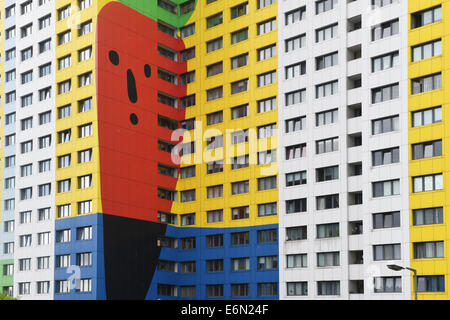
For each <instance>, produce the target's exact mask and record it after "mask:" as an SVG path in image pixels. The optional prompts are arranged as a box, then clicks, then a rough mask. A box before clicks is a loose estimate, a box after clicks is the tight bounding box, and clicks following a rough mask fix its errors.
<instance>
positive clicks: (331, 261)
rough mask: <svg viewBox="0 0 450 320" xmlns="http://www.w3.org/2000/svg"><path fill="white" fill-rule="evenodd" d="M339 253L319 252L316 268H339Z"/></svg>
mask: <svg viewBox="0 0 450 320" xmlns="http://www.w3.org/2000/svg"><path fill="white" fill-rule="evenodd" d="M339 264H340V262H339V252H320V253H317V266H318V267H336V266H339Z"/></svg>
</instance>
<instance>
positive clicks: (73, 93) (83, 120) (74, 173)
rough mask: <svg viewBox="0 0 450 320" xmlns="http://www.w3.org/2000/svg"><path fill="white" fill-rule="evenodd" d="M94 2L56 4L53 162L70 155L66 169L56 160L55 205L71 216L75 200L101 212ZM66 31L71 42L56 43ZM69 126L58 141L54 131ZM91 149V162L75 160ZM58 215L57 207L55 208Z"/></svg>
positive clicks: (73, 211)
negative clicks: (85, 130) (86, 179)
mask: <svg viewBox="0 0 450 320" xmlns="http://www.w3.org/2000/svg"><path fill="white" fill-rule="evenodd" d="M67 5H71V15H70V17H68V18H66V19H62V20H60V19H59V15H58V11H59V10H60V9H61V8H64V7H65V6H67ZM98 11H99V10H98V4H97V1H93V2H92V6H91V7H89V8H86V9H84V10H82V11H79V10H78V1H76V0H72V1H71V0H61V1H57V3H56V12H55V17H56V44H55V45H56V64H57V66H56V68H57V70H56V92H55V94H56V108H57V110H56V117H57V120H56V134H57V137H56V138H57V141H56V161H57V159H58V157H59V156H62V155H67V154H71V165H70V166H68V167H66V168H58V163H56V173H55V174H56V186H55V188H56V196H55V204H56V207H57V208H58V206H60V205H65V204H71V217H74V216H77V214H78V202H80V201H86V200H92V212H91V213H97V212H102V208H101V201H100V175H99V172H100V163H99V149H98V147H99V143H98V131H97V107H96V106H97V103H96V86H95V36H96V34H95V30H96V24H97V13H98ZM89 20H92V31H91V32H90V33H88V34H86V35H82V36H79V35H78V30H79V29H78V26H79V25H80V24H82V23H84V22H86V21H89ZM67 30H71V32H72V35H71V41H69V42H68V43H65V44H62V45H60V44H59V41H58V35H59V34H61V33H62V32H65V31H67ZM89 46H92V56H91V58H90V59H88V60H86V61H82V62H79V61H78V51H79V50H80V49H83V48H86V47H89ZM67 55H71V66H70V67H68V68H65V69H63V70H60V69H59V66H58V61H59V58H61V57H65V56H67ZM87 72H92V81H91V84H89V85H87V86H83V87H81V88H80V87H79V83H78V76H79V75H82V74H85V73H87ZM69 79H70V80H71V90H70V92H67V93H64V94H60V93H59V89H58V87H59V84H60V83H61V82H63V81H66V80H69ZM89 97H92V99H93V101H92V109H91V110H89V111H86V112H82V113H80V112H78V101H80V100H82V99H85V98H89ZM69 104H71V110H72V111H71V116H69V117H66V118H64V119H60V118H59V115H58V108H59V107H62V106H66V105H69ZM88 123H92V135H91V136H89V137H85V138H78V126H80V125H83V124H88ZM67 129H71V131H72V133H71V140H70V141H69V142H66V143H59V141H58V132H60V131H62V130H67ZM89 148H92V161H90V162H87V163H82V164H79V163H78V151H81V150H86V149H89ZM88 174H92V186H91V187H90V188H86V189H82V190H81V189H78V177H79V176H83V175H88ZM69 178H70V179H71V191H70V192H65V193H60V192H58V189H57V188H58V181H61V180H65V179H69ZM55 214H56V218H58V210H56V213H55Z"/></svg>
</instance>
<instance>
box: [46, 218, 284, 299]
mask: <svg viewBox="0 0 450 320" xmlns="http://www.w3.org/2000/svg"><path fill="white" fill-rule="evenodd" d="M102 217H103V216H102V214H95V215H87V216H81V217H76V218H69V219H62V220H57V221H56V232H55V234H56V233H57V231H58V230H63V229H69V228H70V229H71V241H70V242H68V243H57V242H56V241H55V242H56V244H55V255H56V257H57V256H58V255H62V254H70V256H71V265H76V254H77V253H81V252H92V265H91V266H89V267H80V278H91V279H92V292H90V293H80V292H77V291H76V290H75V289H72V290H71V291H70V293H56V292H55V300H91V299H92V300H94V299H95V300H103V299H105V298H106V292H105V271H104V255H103V223H102V221H103V219H102ZM85 226H92V239H91V240H83V241H80V240H76V236H77V228H79V227H85ZM266 229H276V230H277V233H278V225H276V224H275V225H264V226H257V227H241V228H187V227H185V228H180V227H173V226H170V225H168V226H167V231H166V236H167V237H172V238H177V239H178V240H177V241H178V247H177V248H162V249H161V254H160V260H168V261H176V262H177V263H178V264H179V263H180V262H183V261H196V272H195V273H190V274H182V273H180V272H179V271H180V269H179V268H178V272H165V271H161V270H158V269H157V270H156V271H155V274H154V277H153V281H152V283H151V285H150V288H149V290H148V293H147V297H146V299H148V300H156V299H161V300H167V299H183V298H181V297H180V296H179V287H180V286H193V285H194V286H196V295H195V297H193V298H189V299H201V300H205V299H221V300H222V299H234V298H235V299H239V300H243V299H257V300H265V299H278V294H277V295H275V296H259V295H258V283H267V282H270V283H278V268H275V269H270V270H258V266H257V263H258V260H257V259H258V257H260V256H277V257H278V241H275V242H270V243H258V239H257V238H258V236H257V233H258V230H266ZM245 231H248V232H249V244H245V245H232V243H231V234H232V233H235V232H245ZM217 234H223V246H222V247H214V248H209V247H208V246H207V236H208V235H217ZM188 237H195V239H196V247H195V248H194V249H186V250H183V249H181V245H180V239H182V238H188ZM244 257H245V258H246V257H248V258H250V270H249V271H232V266H231V259H233V258H244ZM211 259H223V272H207V267H206V261H207V260H211ZM124 263H126V261H124ZM71 270H72V269H68V268H55V281H58V280H65V279H68V278H69V277H70V276H71V275H72V273H71V272H69V273H68V271H71ZM234 283H235V284H243V283H249V286H250V290H249V295H248V296H246V297H232V294H231V284H234ZM158 284H168V285H175V286H177V291H178V294H177V296H162V295H158ZM208 284H223V296H222V297H217V298H209V297H208V296H207V287H206V286H207V285H208ZM55 288H56V286H55ZM277 293H278V292H277Z"/></svg>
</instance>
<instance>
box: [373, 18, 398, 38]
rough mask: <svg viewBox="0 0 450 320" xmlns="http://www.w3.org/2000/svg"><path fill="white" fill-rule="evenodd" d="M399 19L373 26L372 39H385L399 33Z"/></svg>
mask: <svg viewBox="0 0 450 320" xmlns="http://www.w3.org/2000/svg"><path fill="white" fill-rule="evenodd" d="M398 32H399V23H398V19H395V20H391V21H387V22H384V23H381V24H379V25H376V26H374V27H372V41H376V40H380V39H384V38H387V37H390V36H393V35H396V34H398Z"/></svg>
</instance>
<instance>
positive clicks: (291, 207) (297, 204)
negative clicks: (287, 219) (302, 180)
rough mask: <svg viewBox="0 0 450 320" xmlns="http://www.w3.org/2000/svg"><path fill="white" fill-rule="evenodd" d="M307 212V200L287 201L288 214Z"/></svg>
mask: <svg viewBox="0 0 450 320" xmlns="http://www.w3.org/2000/svg"><path fill="white" fill-rule="evenodd" d="M306 211H307V206H306V198H302V199H293V200H286V214H291V213H297V212H306Z"/></svg>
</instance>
